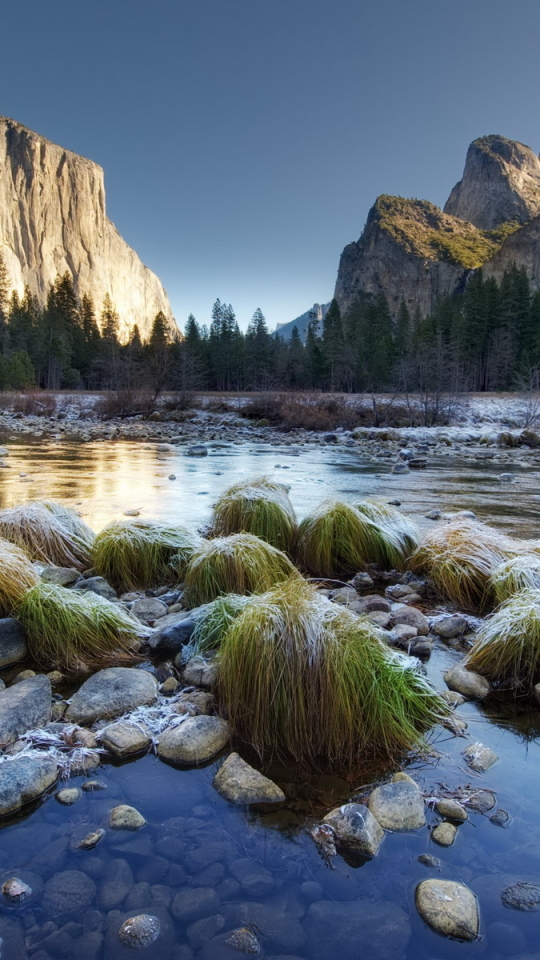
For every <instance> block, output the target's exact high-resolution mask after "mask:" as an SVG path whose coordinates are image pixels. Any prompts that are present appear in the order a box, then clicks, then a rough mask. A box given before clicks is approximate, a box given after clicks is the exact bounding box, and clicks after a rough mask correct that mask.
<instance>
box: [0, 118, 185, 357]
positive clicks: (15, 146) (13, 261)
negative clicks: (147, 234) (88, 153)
mask: <svg viewBox="0 0 540 960" xmlns="http://www.w3.org/2000/svg"><path fill="white" fill-rule="evenodd" d="M0 250H1V251H2V254H3V258H4V262H5V265H6V268H7V271H8V276H9V280H10V284H11V288H12V289H14V290H16V291H17V292H18V293H19V295H21V296H22V294H23V292H24V287H25V285H28V286H29V288H30V290H31V292H32V293H33V294H34V295H35V296H36V297H37V298H38V300H39V302H40V304H41V305H43V304H44V303H45V301H46V298H47V292H48V289H49V287H50V285H51V284H52V283H53V282H54V280H55V277H56V276H57V274H60V275H62V274H63V273H65V271H66V270H67V271H69V273H70V274H71V276H72V277H73V283H74V287H75V292H76V293H77V295H78V296H79V297H82V296H83V294H85V293H86V294H89V295H90V296H91V297H92V298H93V300H94V304H95V308H96V313H97V315H98V316H99V313H100V310H101V307H102V304H103V300H104V298H105V295H106V294H109V296H110V298H111V300H112V302H113V304H114V306H115V308H116V310H117V312H118V314H119V316H120V334H121V336H123V337H124V338H125V337H126V336H127V334H128V331H129V329H130V328H132V327H133V326H134V325H135V324H138V326H139V330H140V332H141V335H142V336H143V338H144V337H145V336H148V334H149V332H150V329H151V325H152V322H153V320H154V317H155V315H156V314H157V313H158V312H159V311H162V312H163V313H164V314H165V316H166V318H167V320H168V321H169V323H170V326H171V330H176V325H175V323H174V318H173V314H172V310H171V306H170V303H169V300H168V298H167V294H166V293H165V290H164V289H163V286H162V284H161V281H160V280H159V278H158V277H157V276H156V275H155V273H153V272H152V271H151V270H150V269H149V268H148V267H146V266H145V265H144V264H143V263H142V261H141V260H140V259H139V257H138V256H137V254H136V253H135V251H134V250H132V249H131V247H130V246H129V245H128V244H127V243H126V242H125V240H123V238H122V237H121V236H120V234H119V232H118V230H117V229H116V227H115V226H114V224H113V223H112V222H111V221H110V220H109V219H108V217H107V215H106V208H105V187H104V174H103V170H102V168H101V167H100V166H99V165H98V164H97V163H94V162H93V161H91V160H87V159H86V158H84V157H81V156H79V155H78V154H76V153H72V152H71V151H69V150H65V149H64V148H63V147H60V146H58V145H57V144H55V143H52V142H51V141H50V140H47V139H46V138H45V137H42V136H41V135H40V134H37V133H35V132H34V131H32V130H29V129H28V128H27V127H25V126H23V125H22V124H20V123H17V122H16V121H15V120H11V119H9V118H7V117H0Z"/></svg>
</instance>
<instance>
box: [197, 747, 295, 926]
mask: <svg viewBox="0 0 540 960" xmlns="http://www.w3.org/2000/svg"><path fill="white" fill-rule="evenodd" d="M213 786H214V787H215V789H216V790H217V792H218V793H219V794H221V796H222V797H224V798H225V800H228V801H229V803H279V802H280V801H281V800H285V794H284V793H283V790H280V788H279V787H278V786H277V785H276V784H275V783H273V782H272V780H269V779H268V777H265V776H263V774H262V773H259V771H258V770H254V769H253V767H250V765H249V763H246V762H245V760H242V758H241V757H240V756H239V755H238V754H237V753H231V755H230V756H229V757H227V759H226V760H225V762H224V763H223V765H222V766H221V767H220V769H219V770H218V772H217V773H216V775H215V777H214V780H213ZM216 933H217V931H216Z"/></svg>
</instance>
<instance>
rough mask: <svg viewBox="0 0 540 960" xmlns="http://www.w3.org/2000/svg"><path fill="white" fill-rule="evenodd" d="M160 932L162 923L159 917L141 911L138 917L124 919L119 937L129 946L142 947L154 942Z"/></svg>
mask: <svg viewBox="0 0 540 960" xmlns="http://www.w3.org/2000/svg"><path fill="white" fill-rule="evenodd" d="M160 932H161V924H160V922H159V920H158V918H157V917H152V916H151V915H150V914H148V913H139V914H138V915H137V916H136V917H129V919H128V920H124V922H123V924H122V926H121V927H120V929H119V931H118V939H119V940H121V941H122V943H125V944H126V946H127V947H134V948H135V949H140V948H141V947H149V946H150V944H151V943H154V940H157V938H158V937H159V934H160Z"/></svg>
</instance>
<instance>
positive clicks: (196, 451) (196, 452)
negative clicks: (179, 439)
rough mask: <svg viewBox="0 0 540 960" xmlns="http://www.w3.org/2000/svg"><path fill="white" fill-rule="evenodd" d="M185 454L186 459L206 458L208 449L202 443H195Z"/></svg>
mask: <svg viewBox="0 0 540 960" xmlns="http://www.w3.org/2000/svg"><path fill="white" fill-rule="evenodd" d="M186 453H187V455H188V457H207V456H208V448H207V447H205V446H204V445H203V444H202V443H196V444H195V445H194V446H193V447H188V448H187V450H186Z"/></svg>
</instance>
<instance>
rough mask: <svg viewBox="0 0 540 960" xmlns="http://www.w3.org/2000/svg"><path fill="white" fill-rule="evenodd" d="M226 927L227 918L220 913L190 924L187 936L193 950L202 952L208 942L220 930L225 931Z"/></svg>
mask: <svg viewBox="0 0 540 960" xmlns="http://www.w3.org/2000/svg"><path fill="white" fill-rule="evenodd" d="M224 926H225V918H224V917H222V916H221V914H219V913H215V914H214V915H213V916H212V917H203V918H202V919H201V920H195V922H194V923H190V924H189V926H188V927H187V929H186V935H187V938H188V941H189V945H190V947H191V949H192V950H200V949H201V947H203V946H204V944H205V943H207V942H208V940H211V939H212V937H215V936H216V934H217V933H219V932H220V930H223V927H224Z"/></svg>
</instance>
